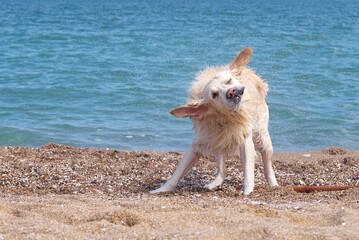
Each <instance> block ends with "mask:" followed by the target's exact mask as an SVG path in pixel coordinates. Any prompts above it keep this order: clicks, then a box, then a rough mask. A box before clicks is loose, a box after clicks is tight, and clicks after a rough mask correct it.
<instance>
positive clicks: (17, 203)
mask: <svg viewBox="0 0 359 240" xmlns="http://www.w3.org/2000/svg"><path fill="white" fill-rule="evenodd" d="M182 155H183V154H182V153H176V152H156V151H137V152H124V151H116V150H111V149H106V150H105V149H88V148H86V149H77V148H74V147H68V146H62V145H56V144H48V145H45V146H43V147H42V148H40V149H36V148H19V147H2V148H0V174H1V177H0V239H51V238H53V239H359V188H354V189H350V190H345V191H336V192H314V193H297V192H294V191H293V190H290V189H288V188H287V187H275V188H270V187H267V186H266V184H265V179H264V176H263V167H262V164H261V159H260V157H258V159H257V163H256V173H255V175H256V187H255V189H254V192H253V193H252V194H251V195H249V196H243V195H241V194H240V192H239V187H238V186H240V184H241V181H242V177H243V175H242V173H241V166H240V161H239V160H238V159H236V158H230V159H228V161H227V166H228V172H229V174H228V176H227V179H226V181H225V183H224V185H223V186H222V187H220V188H218V189H217V190H216V191H207V190H206V189H204V184H205V183H208V182H209V181H211V180H213V179H214V175H215V172H216V164H215V162H214V161H213V160H212V159H202V160H200V162H199V163H197V164H196V166H195V169H193V171H191V172H190V173H189V174H188V175H187V176H186V177H185V178H184V179H183V180H182V181H181V182H180V184H179V186H178V187H177V190H176V191H175V192H173V193H167V194H161V195H151V194H149V193H148V191H149V190H152V189H154V188H156V187H159V186H160V185H161V184H162V183H163V182H164V181H165V180H166V179H167V178H168V177H169V176H170V175H171V174H172V172H173V171H174V169H175V168H176V166H177V164H178V161H179V160H180V159H181V157H182ZM273 158H274V159H273V160H274V168H275V171H276V175H277V179H278V182H279V184H280V185H282V186H288V185H359V152H356V151H349V150H344V149H340V148H331V149H327V150H323V151H318V152H305V153H304V152H302V153H275V154H274V157H273Z"/></svg>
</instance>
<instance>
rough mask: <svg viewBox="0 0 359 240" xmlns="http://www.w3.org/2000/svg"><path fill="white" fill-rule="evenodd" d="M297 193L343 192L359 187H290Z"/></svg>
mask: <svg viewBox="0 0 359 240" xmlns="http://www.w3.org/2000/svg"><path fill="white" fill-rule="evenodd" d="M288 187H289V188H292V189H293V190H294V191H296V192H303V193H309V192H314V191H341V190H346V189H350V188H355V187H359V186H353V185H345V186H288Z"/></svg>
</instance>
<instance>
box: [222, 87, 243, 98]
mask: <svg viewBox="0 0 359 240" xmlns="http://www.w3.org/2000/svg"><path fill="white" fill-rule="evenodd" d="M243 93H244V87H241V88H230V89H228V91H227V93H226V98H227V99H232V98H234V97H240V96H242V95H243Z"/></svg>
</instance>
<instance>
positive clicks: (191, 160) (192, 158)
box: [150, 147, 200, 193]
mask: <svg viewBox="0 0 359 240" xmlns="http://www.w3.org/2000/svg"><path fill="white" fill-rule="evenodd" d="M199 157H200V155H199V154H198V153H197V152H195V151H193V147H191V148H190V149H188V150H187V152H186V153H185V154H184V156H183V158H182V160H181V161H180V163H179V165H178V167H177V169H176V171H175V172H174V173H173V175H172V177H170V179H168V180H167V182H166V183H165V184H164V185H163V186H162V187H160V188H158V189H156V190H153V191H151V192H150V193H161V192H169V191H172V190H174V189H175V188H176V186H177V184H178V182H179V180H181V178H182V177H183V176H184V175H185V174H186V173H188V171H189V170H191V169H192V167H193V165H194V164H195V163H196V162H197V161H198V159H199Z"/></svg>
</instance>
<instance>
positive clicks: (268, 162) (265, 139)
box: [259, 131, 278, 186]
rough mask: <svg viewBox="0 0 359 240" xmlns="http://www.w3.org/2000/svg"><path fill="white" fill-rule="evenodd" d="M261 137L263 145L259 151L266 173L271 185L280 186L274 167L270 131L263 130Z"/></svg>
mask: <svg viewBox="0 0 359 240" xmlns="http://www.w3.org/2000/svg"><path fill="white" fill-rule="evenodd" d="M260 138H261V145H262V147H261V148H259V151H260V153H261V155H262V159H263V164H264V175H265V177H266V180H267V183H268V185H269V186H278V183H277V179H276V178H275V174H274V170H273V167H272V156H273V146H272V141H271V138H270V136H269V133H268V131H265V132H263V133H262V134H261V136H260Z"/></svg>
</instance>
